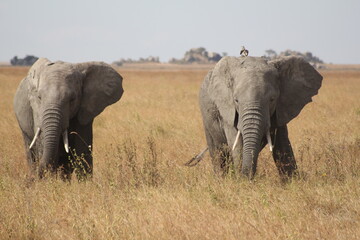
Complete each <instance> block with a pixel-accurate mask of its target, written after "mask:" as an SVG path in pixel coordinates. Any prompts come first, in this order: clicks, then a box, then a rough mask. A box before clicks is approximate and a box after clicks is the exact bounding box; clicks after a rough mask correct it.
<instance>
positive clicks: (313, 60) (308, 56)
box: [264, 49, 324, 68]
mask: <svg viewBox="0 0 360 240" xmlns="http://www.w3.org/2000/svg"><path fill="white" fill-rule="evenodd" d="M265 53H266V54H265V56H264V57H265V58H267V59H270V60H272V59H276V58H281V57H285V56H297V57H302V58H304V59H305V60H306V61H308V62H309V63H310V64H311V65H312V66H314V67H316V68H322V67H323V66H322V65H321V64H323V63H324V62H323V61H322V60H321V59H320V58H318V57H316V56H314V55H313V54H312V53H311V52H305V53H301V52H297V51H293V50H286V51H283V52H281V53H279V54H277V53H276V52H275V51H274V50H272V49H269V50H266V51H265Z"/></svg>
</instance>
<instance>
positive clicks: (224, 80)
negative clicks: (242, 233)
mask: <svg viewBox="0 0 360 240" xmlns="http://www.w3.org/2000/svg"><path fill="white" fill-rule="evenodd" d="M321 82H322V77H321V75H320V74H319V73H318V72H317V71H316V70H315V69H314V68H313V67H312V66H311V65H310V64H309V63H307V62H306V61H304V60H303V59H301V58H298V57H284V58H281V59H278V60H274V61H267V60H265V59H263V58H259V57H239V58H236V57H224V58H223V59H222V60H221V61H220V62H219V63H218V64H217V65H216V66H215V67H214V69H213V70H212V71H211V72H210V73H209V74H208V76H207V77H206V79H205V81H204V83H203V87H202V90H201V91H202V92H203V93H202V95H203V96H204V95H208V97H209V99H210V100H211V102H213V104H214V105H215V107H216V109H217V110H218V112H219V115H220V119H221V126H222V128H223V130H224V134H225V135H226V138H227V144H228V145H229V146H230V147H232V149H233V151H235V150H236V149H235V146H236V145H237V142H238V140H239V142H241V145H242V146H241V147H240V148H239V149H241V150H240V151H241V153H240V154H241V156H242V167H241V172H242V173H243V174H244V175H247V176H250V177H252V176H253V175H254V174H255V171H256V165H257V158H258V154H259V152H260V151H261V148H262V141H264V139H265V141H266V140H267V141H268V142H269V143H270V148H271V149H272V147H273V146H272V144H271V139H274V138H275V136H274V134H273V133H272V134H270V130H271V129H276V128H280V127H284V126H285V127H286V124H287V123H288V122H289V121H291V119H293V118H295V117H296V116H297V115H298V114H299V113H300V111H301V110H302V108H303V107H304V106H305V105H306V104H307V103H309V102H310V101H311V97H312V96H314V95H315V94H317V92H318V89H319V88H320V86H321ZM201 101H202V99H200V103H201ZM203 105H204V104H203ZM204 114H206V113H205V111H203V115H204ZM205 125H206V124H205ZM205 128H210V127H207V126H205ZM236 133H237V134H236ZM270 135H272V137H271V136H270ZM235 136H236V137H235ZM286 137H287V130H286ZM239 138H240V139H239ZM208 142H209V141H208ZM233 154H235V155H236V153H234V152H233Z"/></svg>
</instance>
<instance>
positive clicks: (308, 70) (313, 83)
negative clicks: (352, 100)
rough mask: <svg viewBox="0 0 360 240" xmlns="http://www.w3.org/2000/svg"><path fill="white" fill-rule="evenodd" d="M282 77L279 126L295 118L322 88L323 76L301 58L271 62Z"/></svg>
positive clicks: (278, 107) (278, 112)
mask: <svg viewBox="0 0 360 240" xmlns="http://www.w3.org/2000/svg"><path fill="white" fill-rule="evenodd" d="M270 63H272V64H274V65H275V67H276V68H277V69H278V72H279V76H280V96H279V100H278V103H277V107H276V114H277V124H278V126H283V125H285V124H287V123H288V122H290V120H292V119H293V118H295V117H296V116H297V115H298V114H299V113H300V111H301V110H302V108H303V107H304V106H305V105H306V104H307V103H309V102H311V101H312V100H311V98H312V97H313V96H314V95H316V94H317V93H318V90H319V88H320V87H321V82H322V76H321V75H320V74H319V73H318V72H317V71H316V70H315V69H314V68H313V67H312V66H311V65H310V64H309V63H308V62H306V61H305V60H304V59H302V58H300V57H284V58H281V59H278V60H274V61H271V62H270Z"/></svg>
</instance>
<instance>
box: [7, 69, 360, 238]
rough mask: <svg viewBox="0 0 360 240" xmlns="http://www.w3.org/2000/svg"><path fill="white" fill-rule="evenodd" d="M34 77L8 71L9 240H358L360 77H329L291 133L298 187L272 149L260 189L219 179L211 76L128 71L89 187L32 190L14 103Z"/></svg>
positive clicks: (102, 129)
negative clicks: (212, 147)
mask: <svg viewBox="0 0 360 240" xmlns="http://www.w3.org/2000/svg"><path fill="white" fill-rule="evenodd" d="M26 72H27V69H26V68H13V67H2V68H0V89H1V93H2V94H1V96H2V98H1V99H0V112H1V116H2V120H1V121H0V135H1V144H0V166H1V167H0V239H359V238H360V200H359V199H360V187H359V186H360V159H359V158H360V157H359V156H360V71H339V70H336V71H324V72H322V74H323V76H324V82H323V87H322V88H321V90H320V93H319V95H318V96H317V97H315V98H314V103H312V104H310V105H308V106H306V108H305V109H304V110H303V111H302V112H301V114H300V116H299V117H298V118H297V119H295V120H294V121H292V122H291V123H290V125H289V131H290V138H291V140H292V144H293V148H294V151H295V155H296V157H297V160H298V165H299V168H300V170H301V176H302V177H301V178H300V179H295V180H293V181H292V182H291V183H288V184H285V185H284V184H281V183H280V181H279V178H278V174H277V171H276V168H275V165H274V163H273V160H272V159H271V158H270V154H269V153H268V152H267V151H264V152H263V153H262V154H261V156H260V159H259V168H258V174H257V176H256V179H255V181H253V182H251V183H250V182H247V181H244V180H235V179H231V178H228V179H217V178H216V177H214V175H213V173H212V167H211V164H210V161H209V157H207V158H206V159H205V160H203V161H202V162H201V163H200V164H199V165H198V166H196V167H194V168H187V167H184V166H183V163H185V162H186V161H187V160H189V159H190V158H191V157H192V156H193V155H194V154H195V153H197V152H198V151H200V150H201V149H202V148H203V147H204V146H205V139H204V135H203V130H202V123H201V118H200V113H199V109H198V100H197V99H198V89H199V86H200V83H201V81H202V78H203V77H204V75H205V74H206V71H205V70H172V71H170V70H161V71H154V70H151V71H150V70H149V71H147V70H141V71H136V70H126V69H123V70H121V74H122V75H123V77H124V79H125V81H124V89H125V94H124V96H123V99H121V101H120V102H118V103H116V104H115V105H113V106H111V107H109V108H108V109H106V110H105V111H104V112H103V113H102V114H101V115H100V116H99V117H98V118H97V119H96V120H95V126H94V132H95V133H94V134H95V138H94V160H95V161H94V162H95V163H94V171H95V175H94V178H93V180H92V181H88V182H82V183H78V182H77V181H76V180H73V181H72V182H71V183H64V182H62V181H61V180H59V179H54V178H49V179H46V180H42V181H36V182H34V183H29V182H28V181H27V166H26V161H25V156H24V149H23V143H22V138H21V134H20V130H19V129H18V126H17V123H16V121H15V118H14V114H13V111H12V99H13V95H14V92H15V89H16V87H17V85H18V83H19V81H20V79H21V78H22V77H23V76H24V75H25V74H26Z"/></svg>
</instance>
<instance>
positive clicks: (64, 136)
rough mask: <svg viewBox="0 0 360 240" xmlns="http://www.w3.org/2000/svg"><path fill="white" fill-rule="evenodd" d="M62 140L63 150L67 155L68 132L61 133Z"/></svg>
mask: <svg viewBox="0 0 360 240" xmlns="http://www.w3.org/2000/svg"><path fill="white" fill-rule="evenodd" d="M63 140H64V148H65V151H66V153H69V139H68V131H67V130H65V131H64V132H63Z"/></svg>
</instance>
